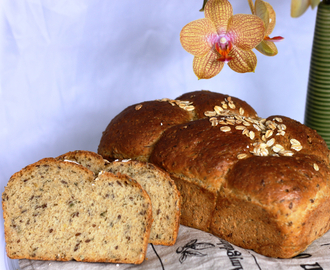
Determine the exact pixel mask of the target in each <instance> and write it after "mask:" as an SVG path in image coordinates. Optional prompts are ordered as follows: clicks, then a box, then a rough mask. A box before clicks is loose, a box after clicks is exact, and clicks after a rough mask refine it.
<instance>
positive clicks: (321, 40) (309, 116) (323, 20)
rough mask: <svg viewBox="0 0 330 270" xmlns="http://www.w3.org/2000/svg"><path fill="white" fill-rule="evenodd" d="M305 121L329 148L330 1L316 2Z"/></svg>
mask: <svg viewBox="0 0 330 270" xmlns="http://www.w3.org/2000/svg"><path fill="white" fill-rule="evenodd" d="M305 124H306V125H307V126H309V127H310V128H312V129H315V130H316V131H317V132H318V133H319V134H320V135H321V136H322V137H323V139H324V140H325V141H326V143H327V145H328V147H329V148H330V1H322V2H321V3H320V4H319V6H318V11H317V16H316V25H315V32H314V41H313V48H312V56H311V65H310V71H309V81H308V89H307V100H306V110H305Z"/></svg>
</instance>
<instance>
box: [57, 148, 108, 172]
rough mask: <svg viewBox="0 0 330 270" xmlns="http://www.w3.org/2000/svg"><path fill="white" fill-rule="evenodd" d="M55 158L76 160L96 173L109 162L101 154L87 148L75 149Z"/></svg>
mask: <svg viewBox="0 0 330 270" xmlns="http://www.w3.org/2000/svg"><path fill="white" fill-rule="evenodd" d="M56 159H58V160H63V161H73V162H76V163H78V164H80V165H82V166H84V167H86V168H87V169H89V170H91V171H92V172H93V173H94V174H95V175H98V174H99V173H100V172H101V171H102V170H104V168H105V165H106V164H108V163H109V161H107V160H106V159H104V158H103V157H102V156H101V155H99V154H97V153H95V152H92V151H87V150H75V151H70V152H67V153H65V154H62V155H60V156H58V157H57V158H56Z"/></svg>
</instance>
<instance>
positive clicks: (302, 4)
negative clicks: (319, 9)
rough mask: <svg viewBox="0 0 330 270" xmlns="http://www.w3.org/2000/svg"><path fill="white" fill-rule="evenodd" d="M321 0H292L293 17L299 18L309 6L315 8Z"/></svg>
mask: <svg viewBox="0 0 330 270" xmlns="http://www.w3.org/2000/svg"><path fill="white" fill-rule="evenodd" d="M319 3H320V0H291V17H294V18H297V17H299V16H301V15H302V14H303V13H305V11H306V10H307V9H308V7H309V6H311V7H312V9H314V8H315V7H316V6H317V5H318V4H319Z"/></svg>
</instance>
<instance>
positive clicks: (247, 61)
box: [228, 47, 257, 73]
mask: <svg viewBox="0 0 330 270" xmlns="http://www.w3.org/2000/svg"><path fill="white" fill-rule="evenodd" d="M230 55H231V56H232V57H233V60H231V61H230V62H228V66H229V67H230V68H231V69H232V70H234V71H236V72H238V73H246V72H254V70H255V68H256V66H257V57H256V55H255V53H254V52H253V51H251V50H247V51H246V50H241V49H240V48H237V47H234V48H233V50H232V51H231V53H230Z"/></svg>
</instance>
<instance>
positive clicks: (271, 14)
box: [248, 0, 283, 56]
mask: <svg viewBox="0 0 330 270" xmlns="http://www.w3.org/2000/svg"><path fill="white" fill-rule="evenodd" d="M248 2H249V5H250V8H251V12H252V14H254V15H257V16H258V17H260V18H261V19H262V20H263V22H264V24H265V28H266V32H265V36H264V40H263V41H261V42H260V43H259V44H258V45H257V46H256V49H257V50H258V51H259V52H261V53H262V54H264V55H267V56H274V55H276V54H277V52H278V51H277V47H276V45H275V44H274V42H276V41H281V40H283V38H282V37H280V36H277V37H273V38H270V37H269V35H270V34H271V33H272V32H273V30H274V27H275V24H276V14H275V11H274V9H273V7H272V6H271V5H270V4H269V3H267V2H264V1H263V0H256V1H255V5H253V1H252V0H248Z"/></svg>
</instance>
